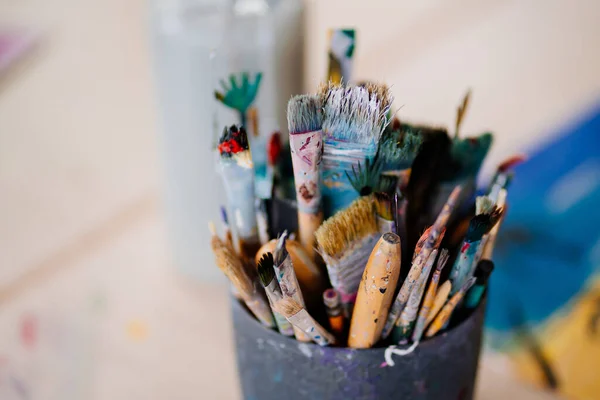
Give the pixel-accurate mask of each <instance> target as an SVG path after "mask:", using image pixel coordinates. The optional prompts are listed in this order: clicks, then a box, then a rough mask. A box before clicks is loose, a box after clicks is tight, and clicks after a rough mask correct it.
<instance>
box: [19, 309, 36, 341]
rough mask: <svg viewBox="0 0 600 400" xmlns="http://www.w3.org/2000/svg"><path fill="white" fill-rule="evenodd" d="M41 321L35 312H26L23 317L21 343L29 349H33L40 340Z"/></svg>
mask: <svg viewBox="0 0 600 400" xmlns="http://www.w3.org/2000/svg"><path fill="white" fill-rule="evenodd" d="M38 331H39V323H38V319H37V317H36V316H35V315H33V314H25V315H23V316H22V317H21V326H20V336H21V343H22V344H23V346H24V347H25V348H27V349H29V350H33V348H34V347H35V344H36V343H37V340H38Z"/></svg>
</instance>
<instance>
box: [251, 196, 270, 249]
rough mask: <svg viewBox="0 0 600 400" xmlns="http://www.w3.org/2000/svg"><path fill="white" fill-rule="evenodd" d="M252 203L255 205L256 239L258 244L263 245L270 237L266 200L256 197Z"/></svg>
mask: <svg viewBox="0 0 600 400" xmlns="http://www.w3.org/2000/svg"><path fill="white" fill-rule="evenodd" d="M254 204H255V206H256V225H257V227H258V239H259V241H260V244H261V245H264V244H265V243H267V242H268V241H269V239H270V235H269V215H268V212H267V200H266V199H261V198H258V197H257V198H256V199H255V200H254Z"/></svg>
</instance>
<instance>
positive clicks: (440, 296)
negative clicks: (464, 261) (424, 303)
mask: <svg viewBox="0 0 600 400" xmlns="http://www.w3.org/2000/svg"><path fill="white" fill-rule="evenodd" d="M451 290H452V282H451V281H446V282H444V283H442V284H441V285H440V287H439V289H438V290H437V293H436V294H435V299H434V300H433V305H432V306H431V311H430V312H429V315H428V316H427V320H426V321H425V328H427V327H428V326H429V324H431V323H432V322H433V320H434V319H435V317H436V316H437V314H438V313H439V312H440V310H441V309H442V307H443V306H444V304H446V300H448V297H449V296H450V291H451Z"/></svg>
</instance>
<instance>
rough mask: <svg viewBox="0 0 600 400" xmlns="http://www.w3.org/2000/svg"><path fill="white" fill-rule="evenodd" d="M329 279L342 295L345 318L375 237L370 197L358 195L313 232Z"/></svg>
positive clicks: (375, 240) (374, 222)
mask: <svg viewBox="0 0 600 400" xmlns="http://www.w3.org/2000/svg"><path fill="white" fill-rule="evenodd" d="M315 237H316V239H317V243H318V245H319V252H320V254H321V256H322V257H323V260H324V261H325V264H326V266H327V272H328V274H329V280H330V281H331V285H332V286H333V288H334V289H335V290H337V291H338V293H339V294H340V296H341V297H342V304H343V307H344V312H345V316H346V318H348V317H349V316H350V315H351V314H352V306H353V304H354V300H355V299H356V292H357V290H358V286H359V284H360V279H361V276H362V274H363V271H364V268H365V265H366V263H367V260H368V258H369V255H370V254H371V250H373V247H374V246H375V244H376V243H377V240H378V239H379V232H378V230H377V221H376V218H375V212H374V211H373V198H372V197H371V196H366V197H360V198H358V199H357V200H355V201H354V202H353V203H352V204H351V205H350V207H348V208H347V209H345V210H342V211H339V212H338V213H337V214H335V215H334V216H333V217H331V218H329V219H327V220H326V221H325V222H323V225H321V226H320V227H319V229H317V231H316V232H315Z"/></svg>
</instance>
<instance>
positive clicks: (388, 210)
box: [375, 192, 394, 221]
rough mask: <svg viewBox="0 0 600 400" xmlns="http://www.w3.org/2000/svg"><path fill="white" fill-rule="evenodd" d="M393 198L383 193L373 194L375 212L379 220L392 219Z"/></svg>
mask: <svg viewBox="0 0 600 400" xmlns="http://www.w3.org/2000/svg"><path fill="white" fill-rule="evenodd" d="M393 200H394V199H393V197H392V196H390V195H389V194H387V193H385V192H376V193H375V211H376V212H377V215H378V216H379V217H380V218H383V219H385V220H388V221H392V220H393V219H394V212H393V207H392V205H393Z"/></svg>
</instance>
